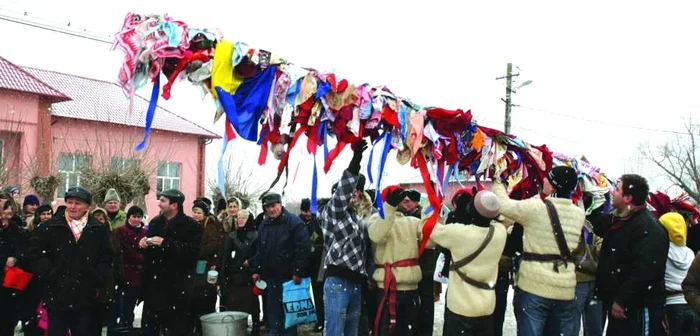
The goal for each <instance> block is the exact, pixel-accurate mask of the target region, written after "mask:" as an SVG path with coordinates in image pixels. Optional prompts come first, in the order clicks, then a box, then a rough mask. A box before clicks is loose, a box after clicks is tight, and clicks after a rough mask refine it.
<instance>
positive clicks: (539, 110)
mask: <svg viewBox="0 0 700 336" xmlns="http://www.w3.org/2000/svg"><path fill="white" fill-rule="evenodd" d="M513 106H516V107H520V108H523V109H526V110H530V111H535V112H542V113H547V114H552V115H556V116H560V117H564V118H571V119H577V120H582V121H587V122H591V123H597V124H603V125H610V126H617V127H625V128H632V129H638V130H643V131H651V132H661V133H671V134H680V135H688V133H685V132H678V131H671V130H662V129H657V128H648V127H641V126H634V125H625V124H618V123H614V122H608V121H602V120H594V119H588V118H582V117H577V116H573V115H570V114H563V113H556V112H551V111H546V110H542V109H537V108H534V107H528V106H522V105H513Z"/></svg>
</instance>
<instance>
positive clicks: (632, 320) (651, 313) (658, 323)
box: [605, 302, 666, 336]
mask: <svg viewBox="0 0 700 336" xmlns="http://www.w3.org/2000/svg"><path fill="white" fill-rule="evenodd" d="M605 312H606V315H607V317H608V331H607V333H606V335H608V336H617V335H649V336H665V335H666V333H665V331H664V328H663V324H662V322H663V319H664V316H665V307H664V305H654V306H647V307H641V308H636V307H626V310H625V316H626V317H627V319H625V320H618V319H616V318H615V317H613V316H612V302H606V304H605ZM647 331H648V333H647Z"/></svg>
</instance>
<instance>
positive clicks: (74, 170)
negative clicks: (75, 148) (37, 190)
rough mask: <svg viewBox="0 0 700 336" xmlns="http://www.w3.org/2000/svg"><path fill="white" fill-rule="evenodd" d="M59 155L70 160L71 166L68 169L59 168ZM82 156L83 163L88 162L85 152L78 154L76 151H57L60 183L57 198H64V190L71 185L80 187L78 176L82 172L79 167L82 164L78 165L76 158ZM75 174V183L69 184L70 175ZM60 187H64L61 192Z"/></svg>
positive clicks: (88, 156)
mask: <svg viewBox="0 0 700 336" xmlns="http://www.w3.org/2000/svg"><path fill="white" fill-rule="evenodd" d="M61 157H68V158H69V159H70V160H71V163H70V165H71V166H72V167H71V168H70V169H71V170H66V169H63V170H62V169H61ZM80 157H83V158H85V164H90V159H91V157H90V155H85V154H78V153H59V154H58V175H59V176H60V177H61V185H60V186H59V187H58V198H64V197H65V195H66V191H68V189H70V188H72V187H80V176H81V175H82V173H81V172H80V169H81V168H82V166H80V167H78V161H79V160H78V158H80ZM73 175H75V176H76V179H75V180H76V185H71V183H70V180H71V179H70V177H71V176H73ZM61 187H63V188H64V190H63V192H61Z"/></svg>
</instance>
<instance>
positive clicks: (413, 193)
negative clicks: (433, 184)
mask: <svg viewBox="0 0 700 336" xmlns="http://www.w3.org/2000/svg"><path fill="white" fill-rule="evenodd" d="M405 193H406V197H408V198H410V199H411V201H414V202H420V196H421V195H420V192H418V191H417V190H406V191H405Z"/></svg>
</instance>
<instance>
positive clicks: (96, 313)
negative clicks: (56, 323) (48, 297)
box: [49, 303, 107, 336]
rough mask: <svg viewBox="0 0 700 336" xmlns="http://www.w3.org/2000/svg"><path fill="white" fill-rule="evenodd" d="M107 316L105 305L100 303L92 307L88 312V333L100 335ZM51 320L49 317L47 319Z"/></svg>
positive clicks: (95, 335)
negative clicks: (89, 312)
mask: <svg viewBox="0 0 700 336" xmlns="http://www.w3.org/2000/svg"><path fill="white" fill-rule="evenodd" d="M106 316H107V306H106V304H104V303H100V304H98V305H97V306H95V308H93V309H92V312H91V314H90V335H94V336H100V335H102V326H103V325H104V321H105V317H106ZM49 321H51V319H49Z"/></svg>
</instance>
